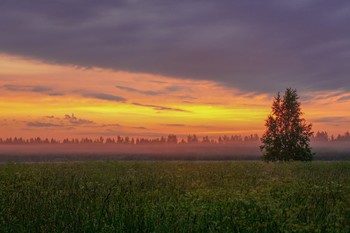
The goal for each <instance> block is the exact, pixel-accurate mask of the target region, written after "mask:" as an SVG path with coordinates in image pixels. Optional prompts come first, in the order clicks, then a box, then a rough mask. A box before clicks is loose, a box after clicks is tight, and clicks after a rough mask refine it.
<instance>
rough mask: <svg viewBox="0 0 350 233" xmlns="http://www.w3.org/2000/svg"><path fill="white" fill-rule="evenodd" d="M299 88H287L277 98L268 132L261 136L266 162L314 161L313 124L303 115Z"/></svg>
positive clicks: (269, 117)
mask: <svg viewBox="0 0 350 233" xmlns="http://www.w3.org/2000/svg"><path fill="white" fill-rule="evenodd" d="M298 99H299V97H298V95H297V91H296V90H294V89H291V88H287V89H286V91H285V93H284V96H283V97H281V96H280V93H278V94H277V96H276V97H275V98H274V101H273V104H272V112H271V114H270V115H269V116H268V117H267V120H266V123H265V126H266V131H265V133H264V134H263V136H262V138H261V142H262V143H263V145H262V146H260V150H261V151H262V153H263V160H265V161H290V160H300V161H311V160H312V158H313V155H314V154H313V153H312V152H311V147H310V137H311V136H312V135H313V132H312V131H311V127H312V125H311V124H307V123H306V121H305V119H304V118H302V117H301V116H302V114H303V113H302V112H301V110H300V102H299V101H298Z"/></svg>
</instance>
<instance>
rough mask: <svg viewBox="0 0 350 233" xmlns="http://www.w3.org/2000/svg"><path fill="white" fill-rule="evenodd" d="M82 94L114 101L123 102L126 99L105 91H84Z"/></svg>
mask: <svg viewBox="0 0 350 233" xmlns="http://www.w3.org/2000/svg"><path fill="white" fill-rule="evenodd" d="M82 96H84V97H89V98H95V99H100V100H108V101H115V102H125V101H126V99H125V98H123V97H120V96H116V95H110V94H105V93H90V92H86V93H83V94H82Z"/></svg>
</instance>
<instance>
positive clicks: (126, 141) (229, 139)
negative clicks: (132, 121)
mask: <svg viewBox="0 0 350 233" xmlns="http://www.w3.org/2000/svg"><path fill="white" fill-rule="evenodd" d="M259 141H260V138H259V136H258V135H257V134H251V135H249V136H241V135H231V136H226V135H224V136H220V137H218V138H215V139H214V138H209V136H204V137H198V136H197V135H195V134H192V135H188V136H187V138H186V139H185V138H178V137H177V136H176V135H175V134H169V135H168V136H167V137H164V136H162V137H158V138H139V137H128V136H126V137H122V136H116V137H98V138H94V139H92V138H88V137H83V138H80V139H78V138H65V139H63V140H58V139H54V138H51V139H49V138H40V137H35V138H29V139H25V138H22V137H9V138H5V139H2V138H0V144H2V145H27V144H118V145H161V144H172V145H174V144H214V145H223V144H233V143H237V142H247V143H249V142H259ZM311 141H314V142H350V133H349V132H346V133H344V134H339V135H338V136H336V137H334V136H333V135H331V136H329V135H328V133H327V132H326V131H320V132H317V133H315V134H314V135H313V136H312V137H311Z"/></svg>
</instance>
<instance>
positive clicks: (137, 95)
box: [0, 54, 350, 138]
mask: <svg viewBox="0 0 350 233" xmlns="http://www.w3.org/2000/svg"><path fill="white" fill-rule="evenodd" d="M0 93H1V95H0V109H1V112H0V127H1V131H0V137H3V138H4V137H15V136H17V137H33V136H40V137H55V138H65V137H85V136H88V137H95V136H100V135H101V136H105V135H108V136H117V135H124V136H127V135H132V136H140V137H141V136H143V137H155V136H158V135H167V134H169V133H175V134H178V135H187V134H198V135H200V136H204V135H208V136H217V135H224V134H226V135H231V134H242V135H247V134H251V133H257V134H261V133H262V131H263V130H264V121H265V119H266V116H267V115H268V114H269V112H270V107H271V103H272V98H271V96H272V95H274V94H275V93H271V95H270V96H269V95H266V94H265V95H258V94H254V93H242V92H241V91H239V90H238V89H234V88H228V87H223V86H221V85H219V84H218V83H214V82H210V81H195V80H183V79H176V78H173V77H164V76H160V75H151V74H143V73H130V72H124V71H113V70H106V69H101V68H91V69H84V68H79V67H75V66H68V65H67V66H64V65H56V64H46V63H44V62H40V61H35V60H30V59H24V58H20V57H15V56H9V55H6V54H2V55H0ZM303 94H308V95H312V96H314V98H313V99H312V100H311V101H305V102H302V111H303V112H305V113H306V114H305V118H306V120H307V121H308V122H311V123H313V124H314V131H318V130H327V131H329V132H330V133H332V134H337V133H343V132H344V131H346V130H348V129H349V126H350V122H349V121H347V120H346V119H348V117H349V116H348V106H349V100H348V101H346V100H344V101H340V99H341V98H342V97H347V96H349V95H350V94H349V93H346V92H342V91H339V90H338V92H337V91H335V92H334V93H321V92H319V93H316V92H314V93H299V95H301V96H302V95H303ZM343 99H345V98H343ZM348 99H350V98H348ZM72 114H74V116H73V115H72ZM332 119H334V120H333V121H332ZM342 119H344V120H343V121H342Z"/></svg>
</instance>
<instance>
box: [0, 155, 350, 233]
mask: <svg viewBox="0 0 350 233" xmlns="http://www.w3.org/2000/svg"><path fill="white" fill-rule="evenodd" d="M0 227H1V228H0V231H1V232H349V231H350V163H349V162H313V163H298V162H294V163H263V162H257V161H256V162H253V161H245V162H238V161H236V162H188V161H187V162H180V161H178V162H175V161H173V162H171V161H158V162H157V161H148V162H147V161H117V162H115V161H114V162H77V163H72V162H70V163H39V164H38V163H34V164H2V165H0Z"/></svg>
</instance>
